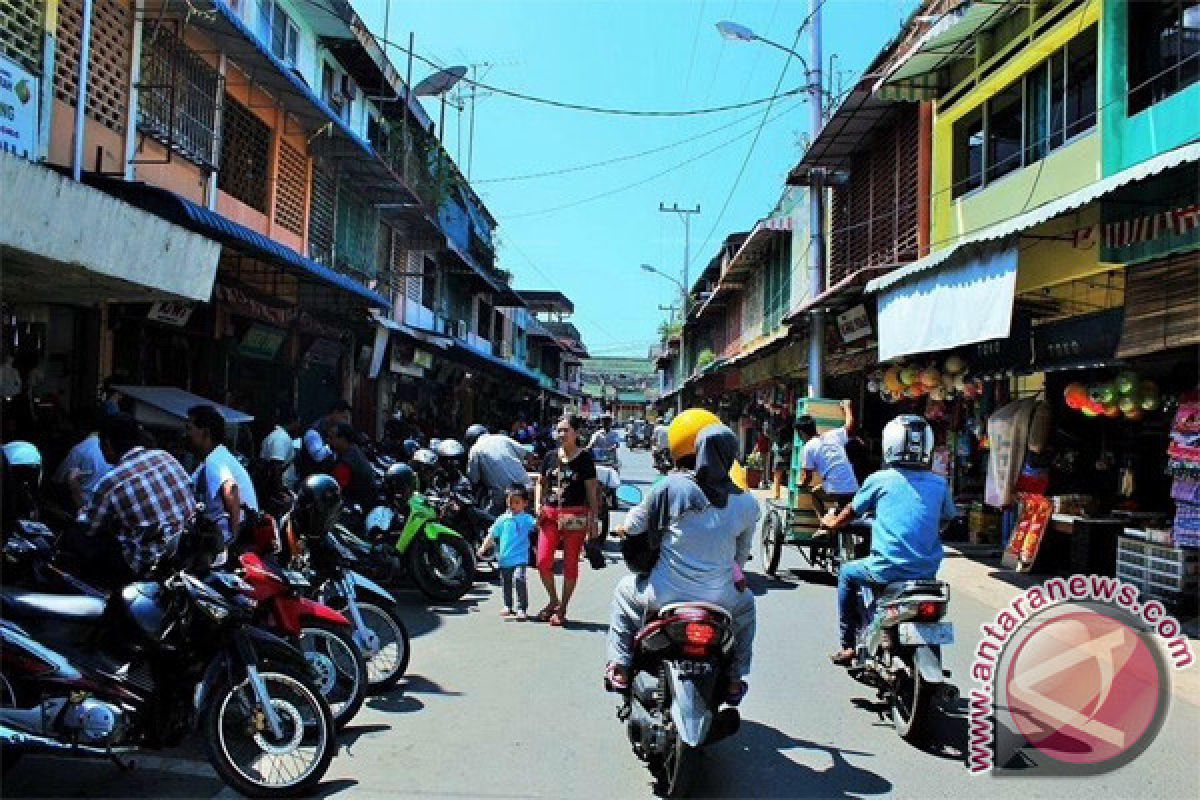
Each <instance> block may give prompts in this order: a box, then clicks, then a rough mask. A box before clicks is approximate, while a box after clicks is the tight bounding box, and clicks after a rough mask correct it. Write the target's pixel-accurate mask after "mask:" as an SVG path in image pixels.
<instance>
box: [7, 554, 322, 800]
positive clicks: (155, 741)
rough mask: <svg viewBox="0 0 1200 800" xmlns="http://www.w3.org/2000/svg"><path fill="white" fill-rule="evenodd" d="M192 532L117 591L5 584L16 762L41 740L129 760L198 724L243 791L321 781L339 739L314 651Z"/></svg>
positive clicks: (284, 789) (290, 789)
mask: <svg viewBox="0 0 1200 800" xmlns="http://www.w3.org/2000/svg"><path fill="white" fill-rule="evenodd" d="M218 537H219V533H218ZM183 538H184V537H178V538H177V539H176V540H175V544H174V545H172V546H169V547H168V548H167V550H166V552H165V553H164V554H163V556H162V557H161V558H160V559H159V560H158V562H157V564H156V566H155V568H154V569H153V571H152V574H151V579H150V580H146V581H140V582H137V583H132V584H130V585H128V586H126V587H124V588H123V589H121V590H119V591H116V592H114V593H113V594H112V595H111V596H109V597H108V598H107V599H102V598H98V597H91V596H66V595H55V594H41V593H36V592H30V591H26V590H22V589H11V588H5V589H0V609H2V610H3V613H4V616H5V620H4V621H3V622H0V642H2V643H3V648H2V649H0V654H2V658H0V748H2V750H3V755H4V758H5V762H6V764H5V765H6V767H7V766H9V765H11V763H12V762H13V760H15V758H17V757H19V756H20V755H21V754H23V753H30V752H42V753H53V754H56V755H61V756H78V757H92V758H109V759H112V760H114V761H116V762H117V763H118V764H121V761H120V758H121V756H123V755H125V754H128V753H131V752H134V751H136V750H139V749H143V748H148V749H159V748H163V747H170V746H174V745H176V744H178V743H179V742H180V741H182V739H183V738H184V737H185V736H186V735H187V734H188V733H189V732H190V731H192V730H194V729H198V730H199V732H200V733H201V735H202V737H203V739H204V744H205V749H206V751H207V755H208V758H209V761H210V762H211V763H212V765H213V767H214V769H215V770H216V771H217V774H218V775H219V776H220V777H221V778H222V780H224V781H225V783H227V784H228V785H229V786H230V787H231V788H233V789H234V790H236V791H238V792H240V793H242V794H245V795H248V796H253V797H268V798H274V797H290V796H294V795H298V794H303V793H306V792H308V791H311V790H312V789H313V787H315V786H316V784H317V783H318V782H319V781H320V780H321V778H322V777H323V776H324V774H325V772H326V770H327V769H328V768H329V763H330V761H331V760H332V758H333V755H334V753H335V751H336V748H337V744H336V741H335V739H334V724H333V716H332V713H331V712H330V709H329V705H328V704H327V703H326V702H325V700H324V699H323V698H322V697H321V694H320V692H319V691H318V690H317V689H316V688H315V687H314V686H313V685H312V680H311V677H310V673H309V668H308V663H307V662H306V661H305V659H304V656H303V655H302V654H301V653H300V651H299V650H297V649H296V648H295V647H293V646H292V645H290V644H289V643H288V642H287V641H285V640H284V639H281V638H279V637H278V636H275V635H274V634H272V633H269V632H267V631H265V630H262V629H261V628H257V627H254V626H253V624H252V620H251V617H252V614H253V613H254V607H253V606H254V603H253V601H252V600H250V599H249V598H247V597H245V596H244V595H243V594H242V592H243V591H245V590H246V586H245V584H244V582H242V581H241V580H240V579H238V578H237V577H236V576H233V575H228V574H221V573H207V563H211V555H210V556H209V557H207V559H200V560H198V561H197V560H196V559H195V557H194V556H190V555H185V554H184V553H182V552H181V550H182V549H183V547H182V546H181V545H180V544H179V543H180V541H181V540H182V539H183ZM206 549H209V548H206ZM218 551H219V548H217V549H216V550H211V549H210V552H211V553H215V552H218ZM205 573H207V574H206V578H205V579H204V580H202V579H201V578H200V577H197V575H200V574H205ZM216 585H219V586H221V587H223V589H224V590H225V591H228V592H229V593H231V595H232V596H231V597H229V598H228V599H227V597H226V596H224V595H223V593H222V591H218V590H217V589H215V588H213V587H214V586H216Z"/></svg>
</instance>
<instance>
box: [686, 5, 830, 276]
mask: <svg viewBox="0 0 1200 800" xmlns="http://www.w3.org/2000/svg"><path fill="white" fill-rule="evenodd" d="M818 8H819V6H818ZM811 16H812V15H811V14H810V15H809V17H810V18H811ZM807 21H808V20H807V19H806V20H805V22H806V23H807ZM803 30H804V28H803V26H801V27H800V28H799V29H798V30H797V31H796V36H795V38H794V39H793V40H792V48H791V49H792V50H795V49H796V45H798V44H799V43H800V34H801V32H803ZM791 65H792V54H791V52H789V53H788V55H787V58H786V59H785V60H784V62H783V69H781V70H780V71H779V79H778V80H777V81H775V91H776V93H777V92H778V91H779V87H780V86H782V85H783V79H784V78H785V77H786V76H787V71H788V67H790V66H791ZM805 77H806V79H807V76H805ZM805 89H806V90H807V87H805ZM770 113H771V106H770V105H768V106H767V110H766V111H765V112H764V113H763V118H762V122H760V123H759V124H758V130H756V131H755V132H754V139H752V140H751V142H750V148H749V149H748V150H747V151H746V157H745V158H743V159H742V165H741V167H739V168H738V173H737V177H736V178H734V179H733V186H731V187H729V194H727V195H726V196H725V202H724V203H723V204H722V205H721V210H720V211H719V212H718V213H717V218H716V219H714V220H713V224H712V227H711V228H709V230H708V234H707V235H706V236H705V237H704V241H703V242H701V243H700V246H699V247H698V248H696V252H700V253H702V252H704V248H705V247H707V246H708V243H709V242H710V241H712V237H713V234H714V233H716V232H717V228H718V227H720V225H721V219H722V218H723V217H724V216H725V212H726V211H728V210H729V204H730V203H731V202H733V196H734V194H735V193H736V192H737V188H738V186H739V185H740V184H741V182H742V177H743V176H744V175H745V174H746V167H747V166H749V164H750V157H751V156H753V155H754V148H755V147H757V146H758V140H759V138H760V137H761V136H762V132H763V128H764V127H766V124H767V119H768V116H769V115H770Z"/></svg>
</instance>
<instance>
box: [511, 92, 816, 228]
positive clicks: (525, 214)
mask: <svg viewBox="0 0 1200 800" xmlns="http://www.w3.org/2000/svg"><path fill="white" fill-rule="evenodd" d="M802 102H804V101H803V100H801V101H800V102H797V103H795V104H793V105H791V106H789V107H788V108H787V109H786V110H784V111H781V112H779V113H778V114H776V115H775V116H773V117H770V118H769V119H766V120H764V123H765V122H774V121H775V120H777V119H780V118H781V117H784V116H786V115H787V114H788V113H790V112H791V111H793V110H795V108H796V107H797V106H798V105H800V103H802ZM764 123H760V125H759V127H758V129H757V130H756V131H754V133H755V134H758V133H761V132H762V126H763V124H764ZM750 134H751V131H744V132H742V133H739V134H738V135H737V136H735V137H733V138H732V139H727V140H726V141H724V142H721V143H720V144H718V145H716V146H714V147H711V148H709V149H708V150H705V151H704V152H702V153H700V154H699V155H697V156H693V157H692V158H688V159H685V160H683V161H680V162H677V163H675V164H672V165H671V166H669V167H667V168H666V169H664V170H662V171H660V172H656V173H654V174H653V175H651V176H649V177H647V178H642V179H641V180H638V181H634V182H633V183H627V184H625V185H623V186H617V187H614V188H612V189H608V190H606V191H603V192H600V193H598V194H593V195H589V196H588V197H584V198H581V199H579V200H573V201H571V202H570V203H564V204H562V205H558V206H551V207H549V208H539V209H536V210H534V211H521V212H518V213H516V214H505V215H504V218H505V219H506V220H509V219H520V218H522V217H533V216H537V215H540V214H552V213H555V212H557V211H565V210H567V209H568V208H575V207H576V206H581V205H584V204H585V203H591V202H594V201H596V200H603V199H604V198H606V197H611V196H613V195H615V194H620V193H621V192H625V191H628V190H630V189H636V188H637V187H639V186H644V185H646V184H647V183H650V182H651V181H654V180H657V179H658V178H661V177H662V176H664V175H669V174H670V173H672V172H675V171H676V170H680V169H683V168H684V167H686V166H688V165H689V164H691V163H693V162H695V161H696V160H698V159H701V158H706V157H707V156H710V155H712V154H713V153H716V152H717V151H719V150H722V149H724V148H726V147H729V146H730V145H733V144H737V142H739V141H741V140H742V139H745V138H746V137H747V136H749V135H750ZM710 236H711V233H710ZM706 243H707V241H706Z"/></svg>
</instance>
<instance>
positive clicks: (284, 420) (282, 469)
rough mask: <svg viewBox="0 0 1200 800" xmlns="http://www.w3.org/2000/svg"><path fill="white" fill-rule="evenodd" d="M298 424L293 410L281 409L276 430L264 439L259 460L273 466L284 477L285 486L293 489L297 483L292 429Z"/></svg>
mask: <svg viewBox="0 0 1200 800" xmlns="http://www.w3.org/2000/svg"><path fill="white" fill-rule="evenodd" d="M295 424H296V414H295V413H294V412H293V411H292V410H291V408H288V407H284V408H281V409H279V414H278V416H277V417H276V423H275V428H274V429H273V430H272V431H271V432H270V433H268V434H267V436H266V438H265V439H263V443H262V449H261V450H260V451H259V454H258V455H259V458H261V459H262V460H263V461H266V462H267V463H268V464H271V465H272V467H273V468H274V469H276V470H278V471H279V473H280V474H281V475H282V480H283V485H284V486H285V487H287V488H289V489H290V488H291V487H292V486H294V485H295V483H296V466H295V463H294V462H295V460H296V443H295V440H294V439H293V438H292V434H291V431H290V429H291V428H292V426H294V425H295Z"/></svg>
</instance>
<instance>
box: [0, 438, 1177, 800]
mask: <svg viewBox="0 0 1200 800" xmlns="http://www.w3.org/2000/svg"><path fill="white" fill-rule="evenodd" d="M622 458H623V461H624V464H625V469H624V470H623V476H624V477H625V479H626V480H627V481H632V482H635V483H641V484H643V486H645V485H648V484H649V482H650V481H651V480H652V478H653V477H654V473H653V471H652V470H651V468H650V459H649V456H648V455H647V454H645V453H629V452H628V451H623V452H622ZM611 561H612V562H613V563H611V564H610V565H609V566H608V567H607V568H606V569H604V570H602V571H599V572H596V571H592V570H591V569H590V568H588V567H587V565H586V564H585V565H583V573H582V580H581V582H580V591H579V594H578V595H577V599H576V601H575V602H574V603H573V608H572V616H573V618H574V622H573V623H572V624H571V626H570V627H569V628H567V629H555V628H550V627H549V626H546V625H541V624H536V623H518V622H504V621H501V619H500V618H499V616H498V612H499V610H500V601H499V597H498V595H499V589H498V586H497V585H495V584H494V583H490V582H488V581H487V580H486V578H485V580H484V581H483V582H481V583H480V584H479V586H478V590H477V591H475V592H473V593H472V594H471V595H469V596H468V598H467V599H466V600H465V601H464V602H462V603H459V604H457V605H454V606H449V607H445V608H427V607H426V606H425V605H424V604H423V603H422V602H421V599H420V596H419V595H417V594H415V593H412V592H402V593H401V600H402V602H403V603H404V604H405V608H406V612H407V618H408V624H409V626H410V629H411V632H412V635H413V658H412V665H411V667H410V675H409V678H408V680H407V681H406V683H405V684H404V685H403V689H402V690H397V691H396V692H395V693H393V694H392V695H390V696H387V697H379V698H373V699H371V700H369V701H368V704H367V706H366V707H365V708H364V709H363V711H362V712H360V714H359V716H358V717H357V718H356V720H355V721H354V722H353V723H352V724H351V727H350V728H349V729H348V731H347V733H346V734H345V735H344V736H343V742H342V750H341V752H340V754H339V755H338V757H337V758H336V759H335V760H334V763H333V766H332V768H331V769H330V772H329V774H328V776H327V779H326V783H325V785H324V787H323V789H324V793H325V794H326V795H329V796H335V797H379V796H396V797H555V798H558V797H563V798H567V797H570V798H579V797H585V798H586V797H597V798H601V797H603V798H613V797H622V798H623V797H630V798H637V797H649V796H651V793H650V780H649V774H648V772H647V771H646V770H645V769H644V767H643V766H642V765H641V764H640V762H638V761H637V759H636V758H635V757H634V756H633V753H632V752H631V750H630V748H629V745H628V742H627V740H626V739H625V734H624V730H623V728H622V726H621V725H620V724H619V723H618V722H617V720H616V717H615V713H614V712H615V702H614V701H613V699H612V698H611V696H609V695H607V694H605V693H604V691H603V690H602V688H601V672H602V669H603V666H604V636H605V632H606V629H607V620H608V602H609V597H610V593H611V590H612V586H613V584H614V583H615V582H616V581H617V580H618V579H619V578H620V577H621V576H622V575H623V574H625V570H624V567H623V566H621V565H620V564H619V563H617V557H616V555H615V553H614V554H613V555H612V556H611ZM757 564H758V561H757V555H756V560H755V561H752V562H751V564H750V570H749V572H750V573H751V575H750V578H751V581H752V586H753V589H754V591H755V593H756V595H758V604H759V605H758V609H759V626H758V640H757V646H756V654H755V666H754V674H753V675H752V678H751V690H750V694H749V695H748V697H747V698H746V701H745V703H744V704H743V717H744V720H745V721H744V723H743V727H742V729H741V731H740V732H739V733H738V734H737V735H736V736H735V737H733V738H732V739H729V740H727V741H725V742H722V743H720V744H719V745H716V746H714V747H712V748H710V750H709V751H707V753H706V758H705V762H704V768H703V774H702V775H701V776H700V779H699V781H698V784H697V787H696V790H697V793H698V794H699V795H701V796H706V797H850V796H854V797H859V796H879V795H888V796H897V797H920V798H925V797H955V798H961V797H963V796H964V795H968V796H969V795H977V796H987V797H991V796H996V797H1016V798H1031V797H1055V798H1070V797H1081V798H1083V797H1087V798H1093V799H1094V798H1098V797H1103V798H1105V800H1115V799H1116V798H1146V797H1164V798H1166V797H1171V798H1177V797H1197V796H1200V758H1198V756H1200V748H1198V746H1197V741H1200V710H1198V709H1197V708H1196V707H1195V706H1192V705H1189V704H1186V703H1181V702H1176V703H1175V705H1174V706H1173V707H1172V709H1171V711H1170V713H1169V716H1168V719H1167V722H1166V725H1165V727H1164V729H1163V730H1162V732H1161V733H1160V734H1159V737H1158V739H1157V740H1156V741H1155V743H1154V744H1153V745H1152V746H1151V748H1150V749H1149V750H1148V751H1147V752H1146V753H1145V754H1143V755H1142V756H1141V757H1140V758H1139V759H1138V760H1137V761H1135V762H1133V763H1132V764H1130V765H1129V766H1126V767H1124V768H1123V769H1120V770H1118V771H1116V772H1114V773H1110V774H1108V775H1103V776H1098V777H1093V778H1087V779H1072V780H1069V781H1068V780H1050V779H1034V778H1028V777H1016V778H1006V779H1000V778H995V777H990V776H985V777H971V776H970V775H969V774H968V772H967V770H966V768H965V766H964V758H963V750H964V746H965V741H966V723H965V719H964V718H963V716H962V715H961V714H955V715H951V716H943V717H941V718H939V720H938V723H937V725H936V728H935V735H934V737H933V740H932V742H931V744H930V745H929V746H928V747H927V748H925V749H917V748H915V747H912V746H910V745H908V744H905V743H904V742H903V741H901V740H900V739H899V738H898V737H897V736H896V735H895V733H894V731H893V730H892V728H891V725H890V723H889V722H886V721H884V720H883V719H882V718H881V716H880V714H879V713H878V711H879V709H878V707H877V706H876V705H875V702H874V696H873V692H871V691H869V690H867V689H866V688H865V687H862V686H860V685H859V684H857V683H855V682H853V681H852V680H851V679H850V678H848V677H847V676H846V675H845V674H844V673H843V672H841V671H840V670H835V669H833V668H832V667H830V666H829V665H828V663H827V661H826V659H825V654H826V653H827V652H829V651H830V650H831V649H832V648H833V646H834V643H835V630H836V614H835V611H834V592H833V588H832V586H831V583H830V582H829V581H828V580H827V579H823V578H822V576H820V575H817V574H815V573H812V572H809V571H805V570H804V569H802V566H803V562H802V561H801V560H800V558H799V556H798V555H797V554H796V553H794V552H786V553H785V555H784V572H785V573H786V574H785V576H784V578H783V579H782V580H769V579H765V578H763V577H762V576H760V575H758V574H756V573H755V570H756V569H757ZM487 577H490V576H487ZM530 594H531V598H530V601H531V604H532V605H533V608H534V610H536V609H537V608H540V606H541V605H542V603H543V602H544V599H545V598H544V594H543V592H542V589H541V587H540V585H532V584H531V586H530ZM952 607H953V610H952V615H953V618H954V621H955V623H956V626H957V629H958V631H959V632H960V637H961V641H962V642H963V643H962V644H961V645H960V646H956V647H953V648H950V651H949V654H948V656H947V658H948V660H949V666H950V668H951V669H952V670H953V672H954V675H955V677H956V678H957V679H958V682H959V683H960V685H962V686H963V688H964V690H965V689H966V688H967V687H966V673H967V667H968V661H969V651H970V650H971V649H973V647H974V642H973V641H970V642H968V641H967V640H968V639H973V636H972V635H971V633H970V632H971V631H974V630H977V629H978V626H979V625H980V624H982V623H983V622H984V621H985V620H987V619H988V618H990V617H991V616H992V614H993V613H994V612H993V611H992V610H991V609H989V608H986V607H985V606H983V605H982V604H980V603H979V602H977V601H975V600H973V599H972V598H971V597H969V596H966V595H963V594H961V593H960V594H958V595H956V596H955V598H954V600H953V601H952ZM176 755H177V756H181V757H178V758H176V757H166V756H176ZM139 761H140V763H139V766H138V768H137V769H135V770H134V771H133V772H131V773H126V774H123V773H121V772H119V771H118V770H117V769H116V768H115V767H113V766H112V765H111V764H107V763H90V762H69V761H62V760H58V759H49V758H36V759H35V758H30V759H26V760H25V761H23V762H22V763H21V764H20V765H18V766H17V767H16V768H15V769H14V770H13V771H12V772H11V773H10V774H9V775H8V776H6V777H5V780H4V786H3V794H4V796H6V797H21V796H28V797H31V796H42V797H45V796H75V797H96V796H109V797H211V796H214V795H220V796H232V793H231V792H229V791H228V790H223V788H222V785H221V783H220V782H219V781H218V780H217V779H216V777H215V776H214V774H213V773H212V771H211V769H210V768H209V767H208V765H207V763H206V762H204V761H203V760H202V756H201V755H200V754H199V753H198V752H197V751H195V750H194V749H187V750H184V751H182V753H178V754H163V755H162V757H152V758H143V759H140V760H139Z"/></svg>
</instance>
